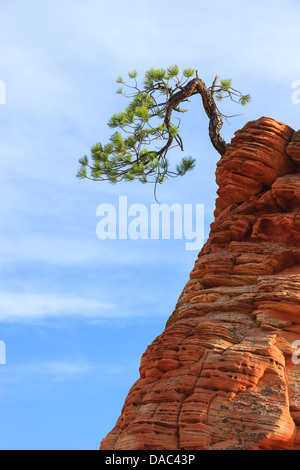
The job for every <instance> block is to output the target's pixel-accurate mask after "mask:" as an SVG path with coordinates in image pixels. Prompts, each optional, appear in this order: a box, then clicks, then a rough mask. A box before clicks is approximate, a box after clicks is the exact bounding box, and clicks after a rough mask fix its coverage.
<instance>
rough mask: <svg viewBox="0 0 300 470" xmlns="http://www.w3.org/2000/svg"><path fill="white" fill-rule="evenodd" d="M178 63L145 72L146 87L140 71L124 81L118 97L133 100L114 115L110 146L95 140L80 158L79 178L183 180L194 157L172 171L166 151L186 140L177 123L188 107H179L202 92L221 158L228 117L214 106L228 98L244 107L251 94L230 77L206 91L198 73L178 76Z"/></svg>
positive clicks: (214, 83)
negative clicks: (245, 93) (139, 75)
mask: <svg viewBox="0 0 300 470" xmlns="http://www.w3.org/2000/svg"><path fill="white" fill-rule="evenodd" d="M179 75H180V74H179V68H178V66H177V65H173V66H171V67H168V68H167V69H154V68H150V69H149V70H147V71H146V73H145V76H144V80H143V83H142V85H138V81H137V72H136V71H132V72H129V73H128V78H129V83H126V82H125V81H124V80H123V78H122V77H119V78H118V79H117V83H118V84H119V85H120V87H119V89H118V90H117V93H118V94H120V95H123V96H124V97H126V98H128V99H130V102H129V104H128V106H127V107H126V108H125V111H121V112H118V113H115V114H114V115H113V116H112V117H111V118H110V119H109V121H108V126H109V127H110V128H112V129H116V131H115V132H114V133H113V134H112V136H111V137H110V139H109V142H108V143H107V144H105V145H102V144H101V143H100V142H97V143H96V144H95V145H93V146H92V147H91V155H90V158H88V157H87V155H85V156H84V157H83V158H81V159H80V160H79V163H80V165H81V166H80V169H79V171H78V173H77V176H78V177H79V178H88V179H91V180H95V181H105V180H107V181H109V182H111V183H117V182H119V181H133V180H139V181H140V182H142V183H149V182H151V183H155V186H156V184H160V183H163V182H164V181H165V180H166V179H167V178H169V177H170V178H175V177H178V176H183V175H184V174H185V173H186V172H187V171H189V170H191V169H192V168H194V166H195V159H194V158H191V157H183V158H182V159H181V160H180V161H179V163H177V165H175V168H173V169H170V165H169V160H168V158H167V154H168V152H169V151H170V150H171V149H173V148H175V147H179V148H180V150H181V151H183V142H182V139H181V137H180V134H179V127H180V122H181V121H180V119H179V118H178V117H177V118H176V122H175V121H174V119H173V115H174V113H176V114H177V115H178V114H180V113H184V112H186V111H187V109H183V108H181V107H180V105H181V104H182V103H185V102H187V101H189V98H190V97H191V96H194V95H196V94H200V96H201V98H202V104H203V107H204V110H205V112H206V115H207V116H208V119H209V137H210V140H211V142H212V144H213V146H214V148H215V149H216V150H217V152H219V154H220V155H223V154H224V153H225V152H226V149H227V147H228V144H227V143H226V142H225V141H224V139H223V138H222V136H221V134H220V130H221V128H222V125H223V118H224V117H228V116H224V115H223V114H222V113H221V112H220V111H219V109H218V107H217V104H216V102H217V101H221V100H224V99H226V98H228V99H230V100H231V101H234V102H236V103H239V104H241V105H242V106H245V105H246V104H247V103H248V102H249V101H250V96H249V95H248V94H247V95H243V94H242V93H241V92H240V91H238V90H236V89H234V88H233V87H232V83H231V79H223V80H220V79H219V77H218V76H216V77H215V79H214V81H213V84H212V85H211V86H210V87H207V86H206V84H205V83H204V81H203V80H201V78H199V77H198V73H197V71H195V70H194V69H191V68H186V69H184V70H183V72H182V74H181V75H180V76H179Z"/></svg>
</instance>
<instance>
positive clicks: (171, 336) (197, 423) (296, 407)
mask: <svg viewBox="0 0 300 470" xmlns="http://www.w3.org/2000/svg"><path fill="white" fill-rule="evenodd" d="M216 178H217V183H218V185H219V190H218V198H217V201H216V210H215V221H214V222H213V224H212V225H211V232H210V236H209V239H208V241H207V242H206V244H205V245H204V247H203V249H202V250H201V252H200V254H199V256H198V259H197V261H196V263H195V266H194V269H193V270H192V272H191V275H190V280H189V281H188V282H187V284H186V286H185V288H184V289H183V292H182V294H181V296H180V298H179V300H178V303H177V305H176V308H175V311H174V312H173V313H172V315H171V316H170V318H169V320H168V322H167V325H166V329H165V331H164V332H163V333H162V334H161V335H160V336H159V337H157V338H156V339H155V340H154V341H153V343H152V344H151V345H150V346H149V347H148V348H147V350H146V352H145V353H144V354H143V356H142V360H141V366H140V379H139V380H137V382H136V383H135V384H134V385H133V387H132V388H131V390H130V391H129V394H128V396H127V398H126V401H125V404H124V406H123V409H122V413H121V416H120V418H119V419H118V421H117V423H116V425H115V427H114V429H113V430H112V431H111V432H110V433H109V434H108V435H107V436H106V437H105V438H104V439H103V441H102V443H101V447H100V449H101V450H113V449H114V450H117V449H120V450H121V449H129V450H137V449H143V450H151V449H152V450H162V449H165V450H177V449H185V450H188V449H191V450H197V449H208V450H209V449H252V450H254V449H300V364H298V365H297V364H294V362H295V361H294V362H293V360H292V353H293V351H294V349H293V347H292V343H293V341H295V340H299V339H300V248H299V246H300V244H299V242H300V212H299V207H300V131H298V132H294V130H293V129H291V128H290V127H289V126H287V125H285V124H282V123H280V122H277V121H275V120H273V119H269V118H264V117H263V118H261V119H259V120H257V121H251V122H249V123H248V124H246V126H245V127H244V128H243V129H241V130H239V131H238V132H236V134H235V137H234V138H233V139H232V142H231V145H230V147H229V149H228V150H227V152H226V154H225V155H224V156H223V157H222V158H221V160H220V161H219V163H218V165H217V171H216Z"/></svg>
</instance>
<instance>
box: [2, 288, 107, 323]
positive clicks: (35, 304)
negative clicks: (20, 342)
mask: <svg viewBox="0 0 300 470" xmlns="http://www.w3.org/2000/svg"><path fill="white" fill-rule="evenodd" d="M112 310H113V305H111V304H105V303H101V302H98V301H95V300H87V299H83V298H81V297H76V296H58V295H57V296H55V295H47V294H19V293H1V294H0V320H1V321H6V322H15V321H29V322H30V321H35V320H41V319H44V318H57V317H72V316H81V317H85V318H101V317H109V316H111V315H112V316H113V312H112Z"/></svg>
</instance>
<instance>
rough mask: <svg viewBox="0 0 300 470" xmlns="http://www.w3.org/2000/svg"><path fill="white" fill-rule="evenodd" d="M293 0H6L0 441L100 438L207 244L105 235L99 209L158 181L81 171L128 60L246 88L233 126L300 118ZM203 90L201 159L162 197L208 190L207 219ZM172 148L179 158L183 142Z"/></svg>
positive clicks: (192, 199)
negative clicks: (99, 228)
mask: <svg viewBox="0 0 300 470" xmlns="http://www.w3.org/2000/svg"><path fill="white" fill-rule="evenodd" d="M299 20H300V5H299V2H297V1H296V0H288V1H285V2H282V1H278V0H273V1H268V0H260V1H257V0H245V1H243V2H241V1H234V0H228V1H227V2H221V1H220V0H216V1H215V2H207V1H202V0H200V1H195V0H193V1H192V0H186V1H185V2H184V3H182V2H180V1H177V0H173V1H169V0H166V1H163V2H162V1H157V0H153V1H152V2H151V3H149V2H143V1H139V2H138V1H133V0H128V1H127V2H123V1H120V0H109V1H101V0H100V1H96V0H87V1H85V2H80V1H76V0H75V1H70V0H60V1H57V0H52V1H51V2H38V1H37V0H28V1H27V2H23V1H21V0H13V1H7V0H3V1H2V2H1V6H0V31H1V33H0V52H1V54H0V56H1V57H0V80H2V81H4V82H5V85H6V104H1V105H0V121H1V122H0V139H1V145H0V152H1V155H0V178H1V182H0V185H1V199H0V214H1V217H0V238H1V243H0V276H1V284H0V340H2V341H4V342H5V344H6V364H5V365H0V423H1V424H0V448H1V449H34V450H38V449H97V448H98V447H99V443H100V441H101V439H102V438H103V437H104V436H105V435H106V434H107V433H108V432H109V431H110V430H111V429H112V427H113V426H114V424H115V422H116V419H117V418H118V416H119V414H120V411H121V407H122V405H123V402H124V399H125V397H126V395H127V393H128V391H129V388H130V387H131V386H132V385H133V383H134V381H135V380H136V379H137V378H138V368H139V363H140V358H141V355H142V353H143V352H144V351H145V349H146V347H147V346H148V345H149V344H150V343H151V342H152V341H153V340H154V339H155V337H156V336H157V335H159V334H160V333H161V332H162V331H163V329H164V326H165V323H166V320H167V318H168V317H169V315H170V314H171V313H172V311H173V309H174V306H175V304H176V301H177V299H178V297H179V295H180V293H181V290H182V288H183V287H184V285H185V283H186V282H187V280H188V277H189V273H190V271H191V269H192V267H193V264H194V261H195V259H196V257H197V252H196V251H187V250H186V249H185V240H174V239H170V240H162V239H159V240H130V239H128V240H99V239H98V238H97V236H96V225H97V222H98V219H97V217H96V209H97V207H98V205H99V204H102V203H111V204H114V205H115V206H116V207H117V205H118V198H119V196H120V195H126V196H127V197H128V203H129V204H134V203H141V204H145V205H146V206H147V207H150V205H151V204H152V203H154V202H155V201H154V199H153V187H152V185H149V187H148V186H145V185H141V184H140V183H138V182H137V183H124V184H121V185H116V186H111V185H110V184H109V183H94V182H90V181H80V180H78V179H76V177H75V175H76V172H77V170H78V159H79V158H80V157H82V156H83V155H84V154H86V153H88V152H89V149H90V147H91V145H93V144H94V143H96V142H97V141H101V142H106V141H107V140H108V138H109V136H110V129H109V128H108V127H107V125H106V123H107V121H108V119H109V118H110V116H111V115H112V114H113V113H114V112H116V111H119V110H122V109H123V108H124V107H125V106H126V104H127V103H126V100H125V98H122V97H120V96H119V95H116V94H115V90H116V89H117V84H116V83H115V80H116V78H117V77H118V76H119V75H122V76H124V77H125V76H126V74H127V72H129V71H131V70H133V69H136V70H137V71H138V73H139V77H140V78H141V79H143V73H144V71H145V70H147V69H148V68H150V67H157V68H158V67H167V66H169V65H173V64H177V65H178V66H179V67H180V68H181V69H182V68H184V67H193V68H195V69H198V71H199V76H201V77H202V78H203V79H204V80H205V81H206V83H207V84H211V83H212V81H213V79H214V76H215V75H216V74H218V75H219V76H220V77H221V78H228V77H231V78H232V81H233V85H234V86H235V87H236V88H238V89H240V90H241V91H243V92H245V93H250V94H251V96H252V101H251V103H250V104H249V105H248V106H247V107H246V108H243V109H241V108H239V107H237V106H235V107H231V106H229V107H226V105H225V104H224V109H222V110H224V112H225V114H232V113H240V112H242V113H244V114H243V115H242V116H239V117H235V118H233V119H231V121H230V125H227V124H226V123H225V125H224V129H223V135H224V137H225V138H226V140H227V141H230V139H231V137H233V133H234V132H235V130H237V129H239V128H240V127H242V126H243V125H244V124H245V123H246V122H247V121H249V120H251V119H256V118H259V117H260V116H269V117H273V118H275V119H278V120H279V121H282V122H285V123H287V124H289V125H290V126H291V127H293V128H294V129H298V128H299V127H300V126H299V122H300V120H299V111H300V104H299V105H297V104H295V103H293V102H292V93H293V91H295V90H293V88H292V84H293V82H295V80H299V79H300V66H299ZM207 126H208V122H207V119H206V116H205V114H204V111H203V110H202V108H201V102H200V98H199V97H194V100H193V101H192V102H191V103H190V104H189V112H188V113H186V114H185V115H184V116H183V118H182V124H181V135H182V137H183V139H184V143H185V153H184V155H192V156H193V157H194V158H196V168H195V169H194V171H193V172H191V173H190V174H188V175H186V176H185V177H184V178H181V179H177V180H175V181H170V182H167V183H166V184H165V185H163V186H160V187H159V199H160V202H165V203H167V204H169V205H171V204H173V203H179V204H182V205H183V204H193V205H195V204H204V207H205V237H207V235H208V231H209V225H210V223H211V222H212V220H213V210H214V203H215V197H216V185H215V181H214V172H215V166H216V163H217V160H218V154H217V153H216V152H215V150H214V149H213V148H212V146H211V144H210V142H209V139H208V132H207ZM181 156H182V155H179V156H178V155H177V154H176V152H175V153H174V158H175V159H176V158H177V157H178V158H179V157H181Z"/></svg>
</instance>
